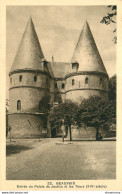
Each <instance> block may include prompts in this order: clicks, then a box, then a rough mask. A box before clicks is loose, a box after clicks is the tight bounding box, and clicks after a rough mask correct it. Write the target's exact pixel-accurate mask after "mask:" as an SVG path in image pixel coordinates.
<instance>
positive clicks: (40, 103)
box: [39, 100, 43, 111]
mask: <svg viewBox="0 0 122 194" xmlns="http://www.w3.org/2000/svg"><path fill="white" fill-rule="evenodd" d="M42 105H43V104H42V101H41V100H40V102H39V110H41V111H42Z"/></svg>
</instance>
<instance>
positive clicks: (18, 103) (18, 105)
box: [17, 100, 21, 110]
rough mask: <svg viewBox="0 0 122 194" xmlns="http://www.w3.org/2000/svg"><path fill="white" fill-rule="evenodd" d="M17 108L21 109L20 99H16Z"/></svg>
mask: <svg viewBox="0 0 122 194" xmlns="http://www.w3.org/2000/svg"><path fill="white" fill-rule="evenodd" d="M17 110H21V101H20V100H18V101H17Z"/></svg>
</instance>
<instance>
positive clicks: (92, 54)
mask: <svg viewBox="0 0 122 194" xmlns="http://www.w3.org/2000/svg"><path fill="white" fill-rule="evenodd" d="M92 95H97V96H101V97H103V98H107V97H108V74H107V72H106V69H105V67H104V64H103V61H102V59H101V56H100V54H99V51H98V49H97V46H96V44H95V41H94V38H93V35H92V33H91V30H90V27H89V25H88V23H87V21H86V23H85V25H84V27H83V30H82V32H81V34H80V37H79V39H78V43H77V45H76V48H75V51H74V54H73V57H72V59H71V67H70V73H69V74H68V75H67V76H66V99H71V100H74V101H79V100H82V99H83V98H88V97H89V96H92Z"/></svg>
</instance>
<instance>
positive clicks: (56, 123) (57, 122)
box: [49, 100, 78, 140]
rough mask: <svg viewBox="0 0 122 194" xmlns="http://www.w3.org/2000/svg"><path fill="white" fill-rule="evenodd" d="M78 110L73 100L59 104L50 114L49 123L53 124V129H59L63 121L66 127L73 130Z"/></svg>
mask: <svg viewBox="0 0 122 194" xmlns="http://www.w3.org/2000/svg"><path fill="white" fill-rule="evenodd" d="M77 110H78V105H77V104H76V103H75V102H72V101H71V100H66V101H65V102H63V103H61V104H59V105H58V106H57V107H54V108H52V110H51V111H50V113H49V121H50V122H51V125H52V127H54V128H59V127H60V126H61V124H62V119H63V120H64V125H66V126H68V127H69V129H70V130H71V125H73V124H75V122H76V117H77ZM70 135H71V133H70ZM70 140H71V136H70Z"/></svg>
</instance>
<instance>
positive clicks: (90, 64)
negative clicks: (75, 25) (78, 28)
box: [71, 21, 107, 73]
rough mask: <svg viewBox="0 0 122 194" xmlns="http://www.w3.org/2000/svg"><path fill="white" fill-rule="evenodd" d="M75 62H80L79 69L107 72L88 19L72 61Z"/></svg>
mask: <svg viewBox="0 0 122 194" xmlns="http://www.w3.org/2000/svg"><path fill="white" fill-rule="evenodd" d="M75 62H77V63H79V69H78V71H98V72H103V73H107V72H106V69H105V67H104V64H103V61H102V59H101V56H100V54H99V51H98V49H97V46H96V44H95V41H94V38H93V35H92V33H91V30H90V27H89V25H88V23H87V21H86V22H85V25H84V27H83V30H82V32H81V34H80V37H79V40H78V43H77V45H76V48H75V51H74V54H73V57H72V60H71V63H75Z"/></svg>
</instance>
